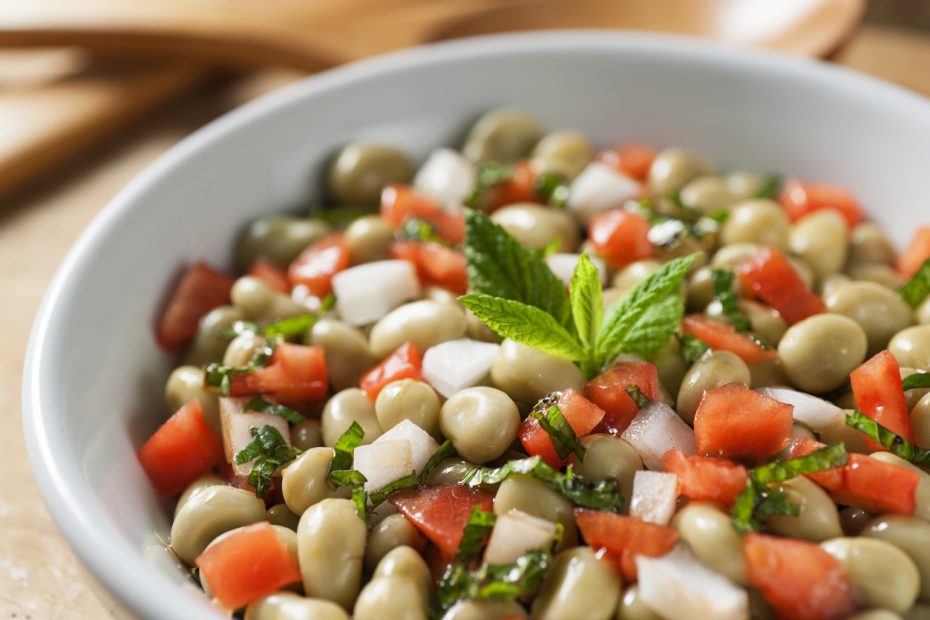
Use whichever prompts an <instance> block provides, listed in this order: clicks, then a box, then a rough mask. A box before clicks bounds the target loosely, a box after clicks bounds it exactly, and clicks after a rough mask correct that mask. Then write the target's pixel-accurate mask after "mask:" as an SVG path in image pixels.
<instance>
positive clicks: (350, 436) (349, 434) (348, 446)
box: [329, 422, 365, 484]
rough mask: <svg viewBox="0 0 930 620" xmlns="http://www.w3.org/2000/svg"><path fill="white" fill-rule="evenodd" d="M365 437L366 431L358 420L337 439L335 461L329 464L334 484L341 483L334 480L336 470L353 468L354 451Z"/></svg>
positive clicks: (330, 475)
mask: <svg viewBox="0 0 930 620" xmlns="http://www.w3.org/2000/svg"><path fill="white" fill-rule="evenodd" d="M364 437H365V431H364V429H362V427H361V425H360V424H359V423H358V422H352V425H351V426H349V428H347V429H346V431H345V432H344V433H343V434H342V435H340V437H339V439H338V440H337V441H336V445H334V446H333V462H332V463H330V465H329V477H330V480H331V481H332V482H333V483H334V484H339V483H338V482H336V481H335V480H332V476H333V473H334V472H337V471H340V470H347V469H352V458H353V453H354V452H355V449H356V448H357V447H358V446H359V445H361V443H362V438H364Z"/></svg>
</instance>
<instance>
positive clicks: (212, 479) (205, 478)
mask: <svg viewBox="0 0 930 620" xmlns="http://www.w3.org/2000/svg"><path fill="white" fill-rule="evenodd" d="M216 485H220V486H226V481H225V480H223V479H222V478H220V477H219V476H217V475H215V474H204V475H202V476H200V477H199V478H197V479H196V480H194V481H193V482H191V483H190V484H189V485H187V488H186V489H184V492H182V493H181V495H180V496H179V497H178V503H177V504H175V505H174V514H175V516H177V514H178V511H179V510H181V508H182V507H183V506H184V504H186V503H187V500H189V499H190V498H191V496H192V495H193V494H194V493H198V492H199V491H200V490H201V489H206V488H208V487H212V486H216Z"/></svg>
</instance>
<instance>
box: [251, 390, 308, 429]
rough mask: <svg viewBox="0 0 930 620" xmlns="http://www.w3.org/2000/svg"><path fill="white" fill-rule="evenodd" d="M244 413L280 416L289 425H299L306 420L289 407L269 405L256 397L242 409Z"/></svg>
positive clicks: (259, 397)
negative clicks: (252, 412)
mask: <svg viewBox="0 0 930 620" xmlns="http://www.w3.org/2000/svg"><path fill="white" fill-rule="evenodd" d="M243 409H245V410H246V411H258V412H260V413H272V414H274V415H276V416H280V417H282V418H284V419H285V420H287V421H288V422H290V423H291V424H300V423H301V422H303V421H305V420H306V418H305V417H304V416H302V415H300V414H299V413H297V412H296V411H294V410H293V409H291V408H290V407H285V406H284V405H277V404H275V403H270V402H268V401H267V400H265V399H264V398H262V397H261V396H256V397H255V398H253V399H252V400H250V401H249V402H247V403H246V404H245V407H243Z"/></svg>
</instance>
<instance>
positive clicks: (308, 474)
mask: <svg viewBox="0 0 930 620" xmlns="http://www.w3.org/2000/svg"><path fill="white" fill-rule="evenodd" d="M332 462H333V449H332V448H310V449H309V450H307V451H306V452H304V453H303V454H301V455H300V456H299V457H297V460H296V461H294V462H292V463H291V464H290V465H288V466H287V467H285V468H284V471H283V472H281V494H282V495H283V496H284V503H285V504H287V507H288V508H290V509H291V510H292V511H294V513H295V514H298V515H302V514H303V513H304V512H305V511H306V510H307V509H308V508H310V506H312V505H314V504H315V503H317V502H319V501H320V500H322V499H325V498H327V497H334V496H335V495H336V493H337V489H335V488H333V486H332V485H331V484H330V483H329V480H327V476H328V475H329V466H330V465H331V464H332ZM340 491H343V492H344V491H345V490H344V489H340Z"/></svg>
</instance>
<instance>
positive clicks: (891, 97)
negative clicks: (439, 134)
mask: <svg viewBox="0 0 930 620" xmlns="http://www.w3.org/2000/svg"><path fill="white" fill-rule="evenodd" d="M543 49H545V50H546V51H550V52H551V51H553V50H555V51H564V52H566V53H584V52H612V53H621V54H623V53H647V54H650V55H652V56H653V57H662V56H665V57H670V58H675V57H681V55H682V54H686V55H687V56H688V58H689V62H694V61H695V60H697V61H699V62H704V63H709V64H714V65H717V66H722V67H726V68H728V69H731V70H734V71H746V70H753V71H762V72H767V73H775V74H779V75H786V74H790V76H788V77H789V79H794V80H797V81H799V82H805V81H809V82H810V81H813V82H816V83H818V84H820V85H822V86H823V87H825V88H836V89H845V90H847V91H849V92H855V93H856V94H857V95H858V96H868V97H871V98H873V99H875V100H877V101H878V102H879V103H880V104H881V105H883V106H885V107H886V108H887V109H888V110H889V113H892V112H893V111H895V110H897V111H900V112H901V113H904V114H911V115H915V116H917V117H918V118H919V117H920V116H921V115H922V116H923V118H926V119H927V121H928V122H930V105H928V103H930V102H928V100H927V99H925V98H923V97H922V96H921V95H919V94H917V93H914V92H911V91H908V90H906V89H904V88H902V87H900V86H896V85H894V84H890V83H888V82H885V81H883V80H880V79H878V78H875V77H872V76H868V75H865V74H861V73H858V72H856V71H854V70H851V69H847V68H844V67H839V66H836V65H828V64H826V63H824V62H820V61H816V60H812V59H808V58H799V57H796V56H787V55H783V54H779V53H775V52H771V51H765V50H758V49H749V48H746V47H742V46H737V45H734V44H727V43H720V42H714V41H708V40H702V39H697V38H693V37H683V36H677V35H666V34H653V33H634V32H624V31H615V30H614V31H607V30H570V31H546V32H530V33H510V34H500V35H490V36H483V37H474V38H468V39H460V40H455V41H448V42H442V43H434V44H429V45H424V46H420V47H415V48H410V49H406V50H402V51H398V52H392V53H390V54H385V55H382V56H378V57H374V58H370V59H366V60H361V61H357V62H353V63H350V64H348V65H344V66H341V67H338V68H335V69H332V70H329V71H325V72H322V73H319V74H315V75H312V76H308V77H307V78H304V79H301V80H299V81H297V82H295V83H294V84H290V85H287V86H285V87H283V88H280V89H277V90H275V91H273V92H271V93H269V94H267V95H264V96H262V97H260V98H258V99H256V100H254V101H252V102H249V103H247V104H245V105H243V106H240V107H238V108H236V109H234V110H232V111H230V112H227V113H226V114H224V115H222V116H221V117H219V118H218V119H216V120H214V121H212V122H210V123H209V124H207V125H206V126H204V127H202V128H201V129H198V130H197V131H195V132H194V133H192V134H191V135H189V136H187V137H186V138H184V139H183V140H181V141H180V142H179V143H178V144H176V145H174V146H173V147H171V148H170V149H169V150H168V151H166V152H165V153H163V154H162V155H160V156H159V157H158V158H157V159H156V160H155V161H154V162H153V163H151V164H149V165H148V166H146V167H145V168H144V169H143V170H142V171H141V172H140V173H138V174H137V175H136V176H135V177H134V178H133V179H132V180H131V181H130V182H129V183H128V184H127V185H126V186H125V187H124V188H123V189H122V190H120V191H119V192H118V193H117V194H116V195H115V197H113V198H112V199H111V200H110V201H109V202H108V203H107V204H106V205H105V206H104V208H103V209H101V211H100V212H99V213H98V214H97V215H96V216H95V217H94V218H93V220H92V221H91V222H90V224H89V225H88V226H87V227H86V228H85V229H84V231H83V232H82V233H81V234H80V235H79V237H78V239H77V240H76V241H75V243H74V244H73V245H72V247H71V248H70V250H69V251H68V252H67V254H66V255H65V257H64V259H63V260H62V262H61V264H60V265H59V267H58V268H57V270H56V272H55V274H54V276H53V278H52V280H51V282H50V284H49V286H48V288H47V290H46V292H45V295H44V297H43V299H42V302H41V304H40V306H39V310H38V312H37V315H36V318H35V321H34V323H33V327H32V330H31V333H30V338H29V345H28V349H27V353H26V359H25V364H24V369H23V383H22V409H23V431H24V434H25V438H26V446H27V449H28V454H29V460H30V463H31V466H32V471H33V475H34V477H35V480H36V483H37V486H38V487H39V491H40V494H41V496H42V499H43V501H44V503H45V505H46V507H47V508H48V510H49V512H50V513H51V515H52V518H53V520H54V521H55V523H56V525H57V527H58V529H59V531H61V533H62V534H63V535H64V537H65V539H66V540H67V541H68V544H69V545H70V546H71V549H72V550H73V552H74V553H75V555H76V556H77V557H78V558H79V559H80V561H81V562H82V563H83V564H84V565H85V566H86V567H87V568H88V569H89V570H90V572H91V573H92V575H93V576H94V577H95V578H96V579H97V580H99V582H101V584H102V585H103V586H104V587H105V588H106V589H107V590H108V591H109V592H110V593H112V594H113V595H114V596H115V598H116V599H118V600H119V601H120V602H121V603H122V604H123V605H125V607H126V608H127V609H128V610H129V611H131V612H132V613H134V614H136V615H138V616H139V617H145V618H178V617H191V613H192V611H193V610H192V609H191V607H190V599H189V598H188V597H185V596H178V589H177V586H176V585H175V584H174V583H172V582H171V581H170V580H169V579H168V578H167V576H165V575H161V574H159V573H158V571H157V570H154V569H153V568H152V567H151V566H149V565H146V563H145V562H144V561H143V562H139V561H138V560H137V558H134V557H133V556H132V555H130V553H129V552H130V551H132V549H133V547H134V545H132V544H131V543H130V542H129V541H128V540H125V539H124V538H122V537H121V536H117V537H115V538H117V539H118V540H114V537H113V536H112V535H110V534H109V532H108V531H107V528H106V527H103V526H102V525H101V523H99V522H97V521H95V520H94V519H93V515H91V514H89V512H93V511H94V510H95V507H94V506H92V505H91V506H88V505H87V501H88V499H91V500H92V499H93V491H92V490H91V489H90V487H89V485H88V484H87V482H86V481H85V480H84V479H83V476H82V474H81V473H80V468H79V467H76V465H77V464H78V463H77V459H76V458H75V455H74V454H73V453H72V451H71V450H70V446H69V443H68V437H67V436H66V433H64V432H63V429H62V427H61V426H60V425H56V424H55V423H54V421H55V420H56V419H58V418H60V417H61V416H62V412H60V411H56V410H53V408H51V407H50V406H47V405H46V404H45V402H44V398H43V395H44V394H45V392H46V391H47V390H48V389H49V388H48V387H47V386H51V385H54V383H53V382H51V381H46V380H44V377H45V375H46V374H47V372H48V371H46V368H47V367H48V366H50V364H47V363H46V362H45V360H46V358H47V357H48V356H49V355H51V353H49V350H50V349H51V348H53V347H52V346H51V343H50V342H49V339H48V338H47V333H48V331H49V329H48V328H49V326H50V325H52V324H53V323H54V322H55V321H57V320H60V319H61V317H62V310H61V306H60V304H59V302H60V300H61V298H62V296H63V292H64V290H65V288H66V285H67V284H68V282H69V281H70V280H71V279H72V278H73V277H76V276H77V275H79V274H80V272H81V270H82V264H83V263H84V262H85V260H86V258H87V255H88V254H89V253H90V250H91V249H92V248H93V246H94V245H95V243H96V242H97V240H98V239H100V238H102V237H105V236H107V235H109V234H111V233H112V232H113V231H114V230H116V229H118V228H119V226H120V223H121V222H122V221H123V220H124V219H125V218H127V217H129V216H130V214H131V213H132V211H133V208H134V205H135V204H136V199H137V196H139V195H141V194H144V193H145V192H147V191H148V190H149V189H150V188H153V187H155V186H157V185H158V184H159V183H160V182H162V181H161V179H162V177H163V176H164V175H166V174H168V173H169V172H170V171H172V170H174V169H176V168H178V167H181V166H184V165H185V164H186V162H188V161H189V160H191V159H195V158H196V157H197V156H198V154H199V152H200V151H201V150H202V149H203V148H205V147H206V146H208V145H209V144H211V143H212V142H214V141H215V140H218V139H220V138H221V137H222V136H223V135H224V134H226V133H227V132H229V131H232V130H234V129H235V128H236V127H238V126H241V125H245V124H248V123H251V122H256V121H258V120H259V119H261V118H264V117H266V116H269V115H273V114H275V113H276V111H277V110H279V109H281V108H283V107H286V106H288V105H290V104H292V103H295V102H297V101H302V100H305V99H310V98H312V97H313V96H314V95H315V94H317V93H321V92H325V91H327V90H330V89H333V88H338V87H340V86H342V85H346V84H351V83H356V82H360V81H364V80H366V79H367V78H368V77H369V76H372V75H375V74H384V73H390V72H398V71H409V70H411V69H416V68H417V67H425V66H432V65H442V64H445V63H456V62H462V61H468V60H469V59H472V58H481V57H487V56H495V55H501V54H504V55H506V54H512V53H517V54H521V53H527V52H531V51H534V50H540V51H542V50H543ZM136 552H138V550H136ZM206 615H211V614H206ZM217 617H219V615H218V614H217Z"/></svg>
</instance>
